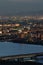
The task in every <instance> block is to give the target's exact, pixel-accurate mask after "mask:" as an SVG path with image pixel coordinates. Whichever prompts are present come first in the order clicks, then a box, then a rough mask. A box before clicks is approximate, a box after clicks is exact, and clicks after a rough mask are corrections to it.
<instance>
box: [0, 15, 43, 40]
mask: <svg viewBox="0 0 43 65" xmlns="http://www.w3.org/2000/svg"><path fill="white" fill-rule="evenodd" d="M41 18H42V17H40V20H39V18H38V20H37V19H36V17H35V18H34V17H33V18H32V17H29V16H28V17H26V16H25V17H20V19H19V17H18V18H16V17H15V16H13V17H0V36H6V35H9V36H11V38H13V39H24V40H26V41H38V40H43V20H42V19H41Z"/></svg>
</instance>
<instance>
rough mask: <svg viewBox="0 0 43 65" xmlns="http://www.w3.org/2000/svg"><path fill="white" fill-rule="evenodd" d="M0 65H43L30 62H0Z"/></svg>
mask: <svg viewBox="0 0 43 65" xmlns="http://www.w3.org/2000/svg"><path fill="white" fill-rule="evenodd" d="M0 65H43V64H41V63H36V62H32V61H25V62H15V61H6V62H5V61H3V62H0Z"/></svg>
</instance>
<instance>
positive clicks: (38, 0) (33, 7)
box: [0, 0, 43, 16]
mask: <svg viewBox="0 0 43 65" xmlns="http://www.w3.org/2000/svg"><path fill="white" fill-rule="evenodd" d="M42 6H43V0H0V15H7V16H8V15H11V16H12V15H42V14H43V7H42Z"/></svg>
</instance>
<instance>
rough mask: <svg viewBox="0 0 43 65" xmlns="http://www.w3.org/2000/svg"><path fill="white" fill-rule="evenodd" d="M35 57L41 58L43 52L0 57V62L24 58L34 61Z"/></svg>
mask: <svg viewBox="0 0 43 65" xmlns="http://www.w3.org/2000/svg"><path fill="white" fill-rule="evenodd" d="M37 56H43V52H40V53H30V54H20V55H11V56H3V57H0V61H6V60H15V59H17V60H19V59H21V60H23V59H24V58H31V59H32V58H34V59H36V58H37Z"/></svg>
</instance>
